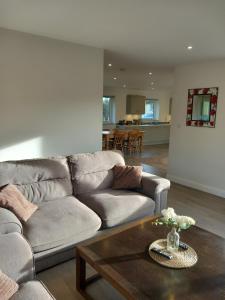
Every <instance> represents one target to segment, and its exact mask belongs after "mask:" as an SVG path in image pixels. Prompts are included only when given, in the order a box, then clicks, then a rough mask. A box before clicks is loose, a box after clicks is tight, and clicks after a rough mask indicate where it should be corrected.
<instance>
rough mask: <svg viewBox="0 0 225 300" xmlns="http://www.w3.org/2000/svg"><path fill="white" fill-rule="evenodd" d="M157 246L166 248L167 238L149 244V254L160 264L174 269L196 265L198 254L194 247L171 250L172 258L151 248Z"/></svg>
mask: <svg viewBox="0 0 225 300" xmlns="http://www.w3.org/2000/svg"><path fill="white" fill-rule="evenodd" d="M153 247H156V248H159V249H166V239H162V240H157V241H155V242H153V243H152V244H151V245H150V246H149V255H150V257H151V258H152V259H153V260H155V261H156V262H157V263H159V264H160V265H163V266H165V267H168V268H173V269H182V268H190V267H192V266H194V265H195V264H196V263H197V261H198V255H197V253H196V252H195V250H194V249H193V248H191V247H190V246H188V249H187V250H183V249H179V250H177V251H174V252H171V254H172V255H173V258H172V259H168V258H165V257H163V256H161V255H159V254H157V253H155V252H153V251H151V248H153Z"/></svg>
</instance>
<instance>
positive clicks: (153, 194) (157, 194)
mask: <svg viewBox="0 0 225 300" xmlns="http://www.w3.org/2000/svg"><path fill="white" fill-rule="evenodd" d="M141 184H142V188H141V189H140V190H139V192H140V193H142V194H145V195H146V196H149V197H150V198H152V200H154V201H155V214H160V212H161V211H162V209H164V208H166V207H167V193H168V190H169V188H170V181H169V180H168V179H165V178H162V177H158V176H156V175H153V174H149V173H146V172H143V173H142V180H141Z"/></svg>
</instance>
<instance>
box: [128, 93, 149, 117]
mask: <svg viewBox="0 0 225 300" xmlns="http://www.w3.org/2000/svg"><path fill="white" fill-rule="evenodd" d="M145 100H146V97H145V96H139V95H127V102H126V114H127V115H142V114H144V113H145Z"/></svg>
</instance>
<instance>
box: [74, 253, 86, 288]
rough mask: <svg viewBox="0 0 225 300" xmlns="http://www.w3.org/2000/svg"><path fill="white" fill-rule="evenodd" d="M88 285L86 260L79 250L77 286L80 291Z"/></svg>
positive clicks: (77, 256) (77, 257)
mask: <svg viewBox="0 0 225 300" xmlns="http://www.w3.org/2000/svg"><path fill="white" fill-rule="evenodd" d="M85 286H86V262H85V260H84V259H83V258H82V257H81V256H80V254H79V251H77V255H76V287H77V289H78V290H79V291H81V290H84V289H85Z"/></svg>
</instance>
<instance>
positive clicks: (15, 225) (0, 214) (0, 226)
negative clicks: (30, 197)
mask: <svg viewBox="0 0 225 300" xmlns="http://www.w3.org/2000/svg"><path fill="white" fill-rule="evenodd" d="M22 231H23V227H22V224H21V222H20V221H19V219H18V218H17V217H16V216H15V215H14V214H13V213H12V212H11V211H10V210H8V209H5V208H2V207H0V233H2V234H4V233H10V232H19V233H22Z"/></svg>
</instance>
